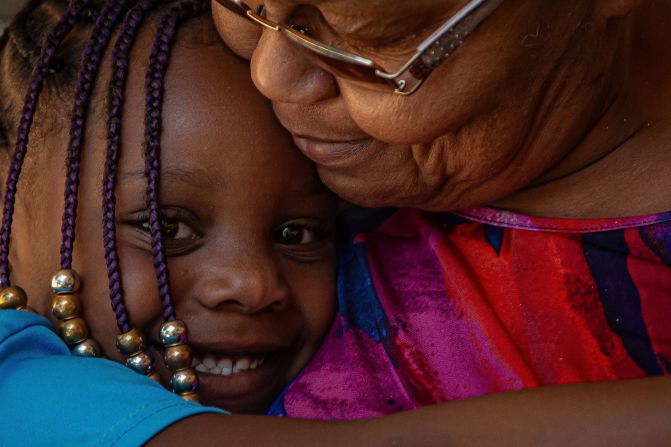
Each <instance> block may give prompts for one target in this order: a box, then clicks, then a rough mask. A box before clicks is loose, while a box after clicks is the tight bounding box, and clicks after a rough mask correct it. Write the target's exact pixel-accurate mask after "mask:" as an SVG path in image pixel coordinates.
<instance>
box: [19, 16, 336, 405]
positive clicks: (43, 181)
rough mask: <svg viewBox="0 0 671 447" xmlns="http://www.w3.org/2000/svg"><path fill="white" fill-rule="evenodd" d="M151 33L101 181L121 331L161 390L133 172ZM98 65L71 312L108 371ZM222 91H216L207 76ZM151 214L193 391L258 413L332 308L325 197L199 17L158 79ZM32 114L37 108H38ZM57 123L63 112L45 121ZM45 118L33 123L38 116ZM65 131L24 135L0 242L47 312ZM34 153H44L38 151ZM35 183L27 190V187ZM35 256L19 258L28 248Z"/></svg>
mask: <svg viewBox="0 0 671 447" xmlns="http://www.w3.org/2000/svg"><path fill="white" fill-rule="evenodd" d="M151 28H152V27H147V28H146V29H143V30H142V31H141V32H140V34H139V37H138V41H137V43H136V45H135V48H134V50H133V52H132V53H131V64H130V67H131V68H130V74H129V78H128V84H127V88H126V96H125V100H124V105H123V117H122V125H121V154H120V158H119V167H118V182H117V185H116V200H117V203H116V227H117V233H116V241H117V248H118V254H119V263H120V268H121V277H122V279H123V289H124V293H125V306H126V308H127V309H128V313H129V316H130V320H131V324H132V326H134V327H135V328H137V329H138V330H139V331H140V332H142V333H143V334H144V335H145V337H146V338H147V340H148V341H149V344H150V346H151V352H152V354H153V356H154V357H155V363H154V366H155V367H156V370H157V372H158V373H159V374H160V375H161V376H162V379H163V382H164V383H168V382H169V378H170V372H169V371H168V370H167V369H166V368H165V367H164V366H163V362H162V361H161V358H162V356H163V345H162V344H161V343H160V341H159V338H158V329H159V327H160V325H161V322H162V320H163V318H162V309H161V301H160V300H159V296H158V289H157V285H156V284H157V282H156V273H155V271H154V264H153V256H152V241H151V237H150V234H149V223H148V214H149V213H148V211H147V205H146V203H145V202H146V198H145V191H146V188H147V180H146V178H145V174H144V167H145V165H144V154H143V142H144V134H143V132H144V127H143V123H144V120H145V116H144V110H145V108H144V103H145V97H144V72H145V69H146V65H147V62H146V61H147V60H148V57H149V50H150V42H151V40H152V38H153V36H152V30H151ZM108 65H109V64H107V63H103V66H102V67H103V68H102V69H101V72H100V74H99V76H98V79H97V81H96V91H95V93H94V95H93V98H92V102H91V111H90V112H89V119H88V126H87V132H86V138H85V147H84V151H83V157H82V165H81V185H80V191H79V207H78V216H77V220H78V225H77V238H76V243H75V252H74V268H75V269H76V270H77V271H78V272H79V273H80V276H81V278H82V287H81V297H82V302H83V309H84V317H85V318H86V320H87V322H88V325H89V328H90V332H91V335H92V337H93V338H94V339H96V340H98V342H99V343H100V345H101V348H102V351H103V353H104V355H105V356H107V357H108V358H111V359H114V360H116V361H119V362H123V361H124V358H123V356H121V355H120V354H118V353H117V351H116V348H115V339H116V336H117V335H118V333H119V330H118V328H117V325H116V320H115V318H114V314H113V313H112V311H111V309H110V304H109V303H110V301H109V289H108V278H107V269H106V266H105V262H104V259H105V257H104V247H103V243H102V240H103V237H102V227H101V223H100V222H101V211H100V210H101V203H102V199H101V195H100V190H101V188H100V185H101V183H102V178H101V177H102V172H103V170H102V167H103V165H104V160H105V148H106V143H107V141H106V140H105V136H106V132H105V125H106V123H105V119H104V118H103V117H104V115H105V113H104V106H103V105H104V104H105V103H106V101H105V99H104V98H105V97H106V94H107V92H106V87H107V85H108V83H109V76H110V73H109V66H108ZM222 79H225V80H226V82H225V83H224V84H222V82H221V80H222ZM165 95H166V96H165V102H164V104H163V121H162V134H161V145H162V153H161V160H160V165H161V166H160V170H161V179H160V188H159V206H160V214H161V219H162V222H161V225H162V230H163V238H164V244H165V252H166V255H167V257H168V268H169V273H170V277H169V280H170V288H171V291H172V296H173V299H174V302H175V308H176V315H177V318H179V319H181V320H183V321H184V322H185V323H186V325H187V326H188V329H189V346H190V347H191V349H192V350H193V355H194V357H195V362H194V364H193V367H194V368H195V369H196V371H198V372H199V374H200V381H201V386H200V391H199V393H200V398H201V402H202V403H204V404H207V405H215V406H219V407H222V408H225V409H227V410H230V411H234V412H264V411H265V410H266V409H267V408H268V406H269V405H270V404H271V403H272V402H273V400H274V399H275V397H276V396H277V395H278V394H279V393H280V392H281V391H282V390H283V389H284V387H285V386H286V385H287V384H288V382H289V381H290V380H291V379H292V378H293V377H294V376H295V375H296V374H297V373H298V372H299V371H300V370H301V369H302V368H303V367H304V366H305V364H306V363H307V362H308V360H309V359H310V358H311V357H312V355H313V354H314V352H315V351H316V350H317V348H318V347H319V345H320V343H321V340H322V338H323V337H324V335H325V333H326V331H327V330H328V328H329V326H330V324H331V320H332V317H333V313H334V310H335V302H336V300H335V273H336V272H335V271H336V267H335V264H336V262H335V259H336V258H335V248H334V230H335V228H334V220H335V215H336V211H337V199H336V198H335V196H334V195H332V194H331V193H330V192H329V191H328V190H327V189H326V188H325V187H324V185H323V184H322V183H321V182H320V180H319V177H318V175H317V172H316V170H315V168H314V166H313V165H312V164H311V163H310V162H309V160H307V159H306V158H304V157H303V156H302V155H301V154H300V152H299V151H298V150H297V149H296V148H295V146H294V145H293V144H292V140H291V137H290V135H289V134H288V133H287V132H285V131H284V129H283V128H282V127H281V126H280V124H279V123H278V122H277V120H276V119H275V117H274V114H273V111H272V107H271V105H270V103H269V102H267V101H266V100H265V99H264V98H263V97H262V96H261V95H260V94H259V93H258V92H257V91H256V90H255V88H254V87H253V85H252V82H251V80H250V79H249V68H248V66H247V64H246V63H245V62H244V61H242V60H240V59H238V58H236V57H235V56H234V55H233V54H232V53H231V52H230V51H229V50H228V49H227V48H226V47H225V46H224V44H223V43H221V41H220V40H219V37H218V36H217V34H216V31H215V30H214V27H213V25H212V23H211V18H210V17H207V18H200V19H195V20H192V21H191V22H188V23H187V24H186V25H185V27H184V28H183V29H182V30H181V31H180V32H179V34H178V36H177V40H176V43H175V46H174V48H173V51H172V56H171V60H170V65H169V68H168V72H167V75H166V79H165ZM43 113H44V112H43ZM50 118H51V119H63V120H67V119H69V117H60V116H52V115H50ZM45 119H46V118H45V117H40V116H38V118H37V119H36V123H40V122H43V120H45ZM67 127H68V126H67V125H66V124H65V123H63V125H61V124H60V123H59V124H58V125H55V126H54V128H53V129H54V130H53V131H43V132H41V133H36V135H35V136H34V137H33V139H32V142H33V145H35V146H36V147H35V148H34V149H33V150H32V154H33V155H32V158H31V160H30V162H29V163H27V165H26V169H25V171H24V172H25V178H28V179H31V180H30V182H31V184H33V185H34V186H33V187H31V188H26V191H31V192H33V193H32V194H30V197H29V198H28V199H26V197H23V198H22V199H19V203H18V207H17V212H16V217H15V222H16V225H15V233H14V235H15V237H16V242H15V244H14V245H13V247H15V249H16V250H17V253H20V254H24V253H25V254H28V253H30V256H21V255H18V256H14V257H13V259H15V262H14V265H13V267H14V271H13V274H14V275H15V277H16V280H17V283H21V284H25V285H26V289H28V293H29V295H30V296H31V300H32V302H33V303H34V306H35V307H36V308H37V309H38V311H40V313H41V314H43V315H50V312H49V303H50V301H51V295H52V294H51V291H50V289H49V284H48V278H50V275H51V274H52V273H53V271H54V270H55V268H56V267H57V266H58V252H59V250H58V243H59V240H60V237H59V234H58V230H59V229H58V225H55V224H54V223H55V222H58V221H59V220H60V217H61V213H62V206H63V199H62V197H63V186H62V185H63V179H64V172H63V170H62V166H63V159H64V157H65V147H66V142H67V132H66V129H67ZM43 148H52V150H44V149H43ZM37 178H39V182H37V181H33V179H37ZM33 254H34V255H33Z"/></svg>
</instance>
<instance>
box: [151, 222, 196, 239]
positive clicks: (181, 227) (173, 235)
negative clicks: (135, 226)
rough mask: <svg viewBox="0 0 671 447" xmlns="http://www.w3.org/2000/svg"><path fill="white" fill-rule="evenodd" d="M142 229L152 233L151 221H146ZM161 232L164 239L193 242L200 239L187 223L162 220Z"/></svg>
mask: <svg viewBox="0 0 671 447" xmlns="http://www.w3.org/2000/svg"><path fill="white" fill-rule="evenodd" d="M141 227H142V229H143V230H144V231H146V232H147V233H151V228H150V225H149V221H144V222H142V224H141ZM161 231H162V233H163V238H164V239H174V240H193V239H198V233H196V231H195V230H194V229H193V228H191V226H190V225H189V224H187V223H185V222H181V221H175V220H169V219H162V220H161Z"/></svg>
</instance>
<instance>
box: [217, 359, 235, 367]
mask: <svg viewBox="0 0 671 447" xmlns="http://www.w3.org/2000/svg"><path fill="white" fill-rule="evenodd" d="M217 367H220V368H222V369H232V368H233V360H231V359H230V358H228V357H224V358H223V359H221V360H219V363H217Z"/></svg>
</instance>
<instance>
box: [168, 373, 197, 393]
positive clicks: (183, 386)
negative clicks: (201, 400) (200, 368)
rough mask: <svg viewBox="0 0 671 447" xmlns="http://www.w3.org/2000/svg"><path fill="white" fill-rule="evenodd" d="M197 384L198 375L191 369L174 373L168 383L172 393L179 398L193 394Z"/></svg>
mask: <svg viewBox="0 0 671 447" xmlns="http://www.w3.org/2000/svg"><path fill="white" fill-rule="evenodd" d="M199 383H200V380H199V379H198V374H196V372H195V371H194V370H192V369H191V368H189V369H183V370H181V371H176V372H175V373H174V374H173V375H172V380H171V381H170V384H171V385H172V389H173V391H174V392H175V393H177V394H179V395H180V396H181V395H185V394H190V393H193V392H195V391H196V390H197V389H198V384H199Z"/></svg>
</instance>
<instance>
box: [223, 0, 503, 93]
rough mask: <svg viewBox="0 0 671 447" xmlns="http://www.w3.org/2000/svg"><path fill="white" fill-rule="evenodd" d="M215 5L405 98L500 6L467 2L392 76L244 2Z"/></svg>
mask: <svg viewBox="0 0 671 447" xmlns="http://www.w3.org/2000/svg"><path fill="white" fill-rule="evenodd" d="M217 3H219V4H220V5H221V6H223V7H225V8H226V9H228V10H229V11H232V12H233V13H236V14H238V15H239V16H242V17H245V18H247V19H249V20H251V21H252V22H255V23H257V24H259V25H261V26H262V27H264V28H266V29H269V30H272V31H279V32H281V33H282V34H284V35H285V36H287V37H288V38H289V40H290V41H292V42H294V43H296V44H298V45H299V46H301V47H302V48H305V49H307V50H309V51H312V52H313V53H316V54H317V55H319V56H322V57H324V58H327V59H331V60H333V61H336V62H340V63H343V64H348V65H349V66H355V67H357V68H359V69H360V70H362V71H363V70H367V71H368V75H370V74H373V75H374V76H368V77H367V80H368V81H369V82H370V81H371V80H372V81H375V79H374V78H375V77H376V78H378V79H377V80H378V81H381V82H385V83H387V84H389V85H390V86H391V87H392V88H393V89H394V93H396V94H398V95H402V96H409V95H412V94H413V93H415V92H416V91H417V90H418V89H419V87H420V86H421V85H422V84H423V83H424V81H425V80H426V78H428V77H429V75H430V74H431V73H432V72H433V71H434V70H435V69H436V68H437V67H438V66H439V65H440V64H442V63H443V62H444V61H445V60H446V59H447V58H448V57H450V56H451V55H452V54H453V53H454V52H455V51H456V50H457V48H459V47H460V46H461V45H462V44H463V43H464V40H465V39H466V38H467V37H468V36H470V35H471V33H472V32H473V31H474V30H475V29H476V28H477V27H478V26H479V25H480V24H481V23H482V22H483V21H484V20H485V19H486V18H487V17H489V16H490V15H491V14H492V13H493V12H494V11H495V10H496V9H497V8H498V7H499V6H500V5H501V3H503V0H471V1H469V2H468V4H467V5H466V6H464V7H463V8H462V9H461V10H459V12H457V13H456V14H455V15H453V16H452V17H450V18H449V19H448V20H447V21H446V22H445V23H444V24H443V25H442V26H440V27H439V28H438V29H437V30H436V31H435V32H434V33H432V34H431V35H430V36H429V37H427V38H426V39H425V40H424V41H423V42H422V43H420V44H419V46H418V47H417V49H416V51H415V54H413V55H412V56H411V57H410V59H409V60H408V61H407V62H406V63H405V64H403V66H402V67H401V68H400V69H399V70H398V71H396V72H393V73H388V72H387V71H386V70H384V69H383V68H382V67H380V66H379V65H377V64H376V63H375V62H373V61H372V60H371V59H368V58H367V57H364V56H361V55H358V54H355V53H352V52H349V51H346V50H342V49H340V48H336V47H334V46H331V45H329V44H326V43H324V42H321V41H319V40H317V39H315V38H313V37H311V36H309V35H308V34H307V30H306V29H305V28H304V27H302V26H300V25H295V24H292V25H287V24H284V23H282V22H279V23H278V22H273V21H271V20H269V19H267V18H266V17H264V16H263V13H264V11H265V8H264V6H263V5H260V6H259V8H258V9H257V10H256V11H255V10H254V9H253V8H251V7H250V6H248V5H247V4H246V3H245V2H244V0H217Z"/></svg>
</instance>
